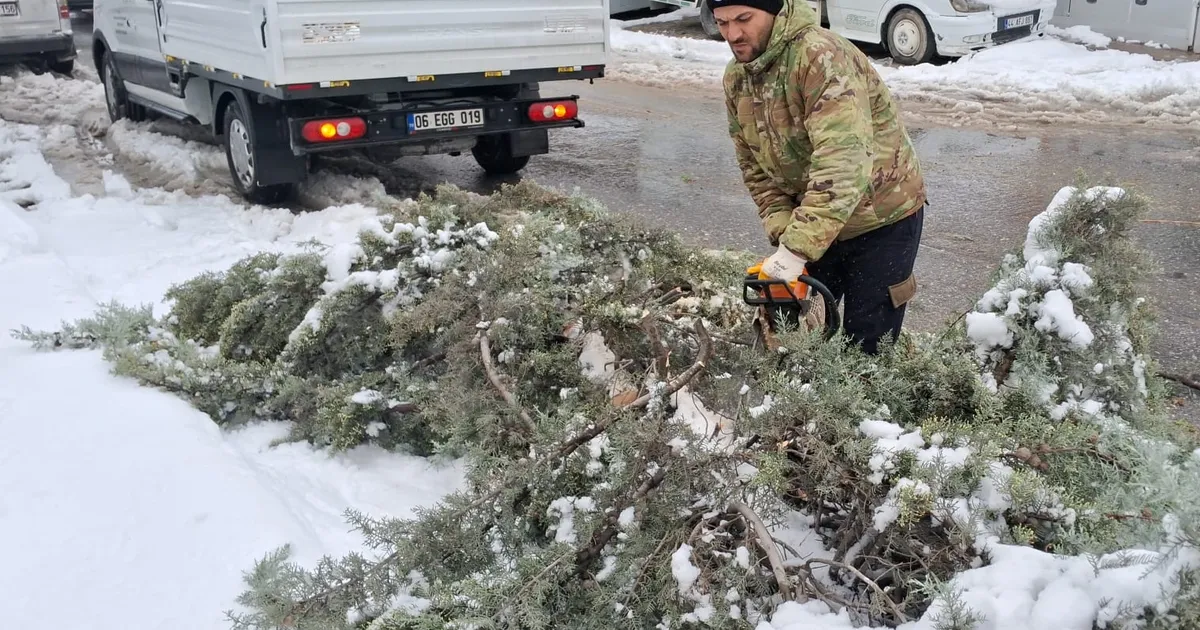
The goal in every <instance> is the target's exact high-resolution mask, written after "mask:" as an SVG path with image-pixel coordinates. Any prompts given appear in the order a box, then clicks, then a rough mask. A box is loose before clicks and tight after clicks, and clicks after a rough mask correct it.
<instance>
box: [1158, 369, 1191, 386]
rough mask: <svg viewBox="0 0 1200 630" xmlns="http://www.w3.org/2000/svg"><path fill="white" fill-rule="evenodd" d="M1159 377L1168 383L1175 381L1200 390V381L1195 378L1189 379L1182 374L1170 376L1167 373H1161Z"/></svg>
mask: <svg viewBox="0 0 1200 630" xmlns="http://www.w3.org/2000/svg"><path fill="white" fill-rule="evenodd" d="M1158 375H1159V376H1160V377H1162V378H1165V379H1167V380H1168V381H1175V382H1176V383H1179V384H1180V385H1183V386H1185V387H1190V388H1192V389H1195V390H1200V381H1197V380H1196V379H1193V378H1188V377H1186V376H1184V375H1182V374H1170V373H1167V372H1159V373H1158Z"/></svg>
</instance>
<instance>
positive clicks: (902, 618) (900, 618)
mask: <svg viewBox="0 0 1200 630" xmlns="http://www.w3.org/2000/svg"><path fill="white" fill-rule="evenodd" d="M814 562H819V563H821V564H826V565H829V566H831V567H837V568H839V569H845V570H847V571H849V572H851V573H853V574H854V575H855V576H857V577H858V579H860V580H862V581H863V582H865V583H866V584H867V585H868V586H870V587H871V590H873V591H875V593H876V594H878V595H879V596H880V597H882V598H883V601H885V602H887V605H888V608H891V609H892V614H893V615H895V617H896V621H897V622H899V623H901V624H905V623H908V616H906V615H905V614H904V612H903V611H901V610H900V607H899V606H897V605H896V602H894V601H892V598H891V597H888V595H887V593H886V592H884V590H883V588H882V587H880V586H879V584H877V583H875V580H872V579H871V578H869V577H867V576H866V575H863V572H862V571H859V570H858V569H856V568H854V567H852V566H850V565H848V564H846V563H844V562H838V561H837V560H824V559H821V558H813V559H811V560H808V561H806V562H805V563H804V566H805V568H806V569H808V571H809V573H812V564H813V563H814Z"/></svg>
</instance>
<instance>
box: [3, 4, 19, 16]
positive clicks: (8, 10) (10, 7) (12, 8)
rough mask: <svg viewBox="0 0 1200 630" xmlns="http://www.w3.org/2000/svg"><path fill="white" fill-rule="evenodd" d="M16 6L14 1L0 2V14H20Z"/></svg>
mask: <svg viewBox="0 0 1200 630" xmlns="http://www.w3.org/2000/svg"><path fill="white" fill-rule="evenodd" d="M17 7H18V5H17V3H16V2H0V16H4V17H10V16H12V17H16V16H19V15H21V10H20V9H19V8H17Z"/></svg>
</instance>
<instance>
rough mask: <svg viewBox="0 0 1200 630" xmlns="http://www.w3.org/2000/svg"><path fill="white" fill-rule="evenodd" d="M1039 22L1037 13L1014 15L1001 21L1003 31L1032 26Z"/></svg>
mask: <svg viewBox="0 0 1200 630" xmlns="http://www.w3.org/2000/svg"><path fill="white" fill-rule="evenodd" d="M1036 21H1037V13H1026V14H1024V15H1014V16H1012V17H1006V18H1004V19H1003V20H1001V30H1008V29H1010V28H1021V27H1022V26H1032V25H1033V23H1034V22H1036Z"/></svg>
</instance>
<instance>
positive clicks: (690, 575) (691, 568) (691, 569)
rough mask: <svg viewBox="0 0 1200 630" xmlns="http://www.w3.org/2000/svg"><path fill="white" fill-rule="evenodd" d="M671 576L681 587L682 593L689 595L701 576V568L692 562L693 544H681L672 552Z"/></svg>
mask: <svg viewBox="0 0 1200 630" xmlns="http://www.w3.org/2000/svg"><path fill="white" fill-rule="evenodd" d="M671 576H672V577H674V578H675V583H676V585H677V586H678V587H679V594H680V595H685V596H686V595H688V593H689V592H690V591H691V590H692V586H693V585H694V584H695V583H696V580H697V579H699V578H700V568H699V567H697V566H696V565H694V564H692V546H691V545H688V544H683V545H680V546H679V548H678V549H676V550H675V553H673V554H671Z"/></svg>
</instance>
